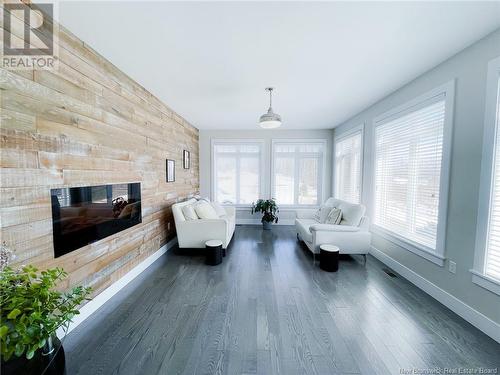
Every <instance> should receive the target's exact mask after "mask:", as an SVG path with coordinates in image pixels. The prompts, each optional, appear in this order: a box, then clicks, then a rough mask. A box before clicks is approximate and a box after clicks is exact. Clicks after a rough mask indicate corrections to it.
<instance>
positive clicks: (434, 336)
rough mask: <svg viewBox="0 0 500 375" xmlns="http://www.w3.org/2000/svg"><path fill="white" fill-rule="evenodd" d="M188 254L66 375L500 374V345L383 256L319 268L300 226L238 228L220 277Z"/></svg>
mask: <svg viewBox="0 0 500 375" xmlns="http://www.w3.org/2000/svg"><path fill="white" fill-rule="evenodd" d="M179 253H181V252H180V251H178V249H177V251H175V250H174V249H173V250H171V251H169V252H168V253H167V254H166V255H164V256H162V257H161V258H160V259H158V260H157V261H156V262H155V263H154V264H153V265H152V266H151V267H150V268H148V269H147V271H146V272H144V273H143V274H142V275H140V276H139V277H138V278H136V279H135V280H134V281H133V282H131V283H130V284H129V285H128V286H127V287H126V288H124V289H123V290H122V291H121V292H120V293H119V294H117V295H116V296H115V297H113V299H111V300H110V301H109V302H108V303H107V304H106V305H105V306H103V307H102V308H101V309H99V310H98V311H97V312H96V313H95V314H94V315H93V316H92V317H91V318H90V319H87V320H86V321H85V322H84V323H82V324H81V325H80V326H79V327H77V328H76V329H75V330H74V331H73V332H72V333H71V334H69V335H68V337H66V339H65V344H64V345H65V349H66V353H67V370H68V375H73V374H83V375H88V374H105V375H108V374H144V375H149V374H168V375H170V374H186V375H191V374H230V375H233V374H266V375H267V374H286V375H292V374H321V375H322V374H344V373H349V374H352V373H354V374H358V373H360V374H370V375H371V374H383V375H386V374H400V373H401V372H400V369H405V370H410V369H422V370H423V369H432V368H436V367H437V368H441V369H444V368H451V369H455V368H466V369H468V368H479V367H483V368H499V367H500V344H498V343H496V342H495V341H493V340H492V339H490V338H489V337H488V336H486V335H484V334H483V333H481V332H480V331H479V330H477V329H476V328H474V327H473V326H471V325H470V324H469V323H467V322H466V321H464V320H463V319H461V318H460V317H458V316H457V315H455V314H454V313H453V312H452V311H450V310H449V309H447V308H446V307H444V306H443V305H441V304H440V303H438V302H437V301H435V300H434V299H432V298H431V297H429V296H428V295H427V294H425V293H424V292H422V291H420V290H419V289H418V288H416V287H414V286H413V285H412V284H410V283H409V282H408V281H406V280H405V279H403V278H402V277H400V276H399V277H391V276H389V275H388V274H387V273H385V272H384V269H385V268H386V267H385V266H384V265H383V264H382V263H380V262H379V261H377V260H376V259H375V258H373V257H371V256H369V257H368V262H367V264H366V266H365V265H363V262H362V258H361V257H359V259H353V258H350V257H347V258H346V259H343V260H341V263H340V269H339V272H337V273H327V272H324V271H322V270H320V269H319V267H318V264H316V265H315V264H313V258H312V256H311V254H310V253H309V252H308V251H307V250H306V249H305V248H304V246H303V245H301V244H299V243H298V242H297V240H296V237H295V232H294V228H293V227H288V226H275V227H274V229H273V230H272V231H262V230H261V228H260V226H238V227H237V229H236V233H235V237H234V238H233V241H232V243H231V246H230V250H229V251H228V255H227V257H226V258H224V262H223V264H221V265H219V266H215V267H212V266H207V265H205V264H204V258H203V257H202V256H193V255H191V256H186V255H179ZM415 373H416V372H415Z"/></svg>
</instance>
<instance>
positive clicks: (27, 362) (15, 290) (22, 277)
mask: <svg viewBox="0 0 500 375" xmlns="http://www.w3.org/2000/svg"><path fill="white" fill-rule="evenodd" d="M66 276H67V273H66V272H65V271H64V270H63V269H61V268H55V269H49V270H45V271H41V272H39V271H38V270H37V269H36V268H35V267H33V266H24V267H22V268H20V269H17V270H15V269H13V268H10V267H8V266H7V267H5V268H3V269H2V271H1V273H0V309H1V321H0V342H1V351H0V353H1V356H2V373H6V374H9V373H13V371H14V372H17V371H18V369H23V372H22V373H32V372H31V371H33V372H36V371H39V370H40V368H42V369H44V368H45V366H46V365H47V364H48V363H51V362H52V359H47V358H44V357H47V356H49V355H50V354H51V353H53V352H54V349H55V348H56V347H57V348H59V347H60V346H61V344H60V342H59V340H58V339H57V336H56V331H57V329H59V328H61V327H62V328H66V329H67V327H68V326H69V323H70V322H71V319H72V318H73V317H74V316H75V315H76V314H78V313H79V311H78V309H77V307H78V306H79V305H80V304H81V303H82V302H83V301H84V300H86V299H88V298H87V297H88V296H89V294H90V293H91V288H85V287H81V286H78V287H75V288H72V289H71V290H70V291H68V292H66V293H63V292H60V291H57V290H55V287H56V285H57V283H58V282H59V281H61V280H62V279H64V278H65V277H66ZM60 349H62V347H60ZM58 352H62V356H63V357H64V351H63V350H57V351H55V353H58ZM62 361H63V366H64V358H63V359H62ZM28 368H29V369H30V371H27V369H28ZM63 368H64V367H63ZM9 369H10V370H9ZM17 373H19V372H17Z"/></svg>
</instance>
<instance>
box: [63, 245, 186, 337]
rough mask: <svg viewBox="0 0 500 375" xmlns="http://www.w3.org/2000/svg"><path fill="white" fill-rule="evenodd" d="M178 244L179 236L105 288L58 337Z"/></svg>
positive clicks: (70, 329) (69, 330)
mask: <svg viewBox="0 0 500 375" xmlns="http://www.w3.org/2000/svg"><path fill="white" fill-rule="evenodd" d="M176 244H177V237H175V238H173V239H171V240H170V241H169V242H167V243H166V244H165V245H163V246H162V247H160V248H159V249H158V250H157V251H155V252H154V253H153V254H151V255H150V256H149V257H147V258H146V259H144V260H143V261H142V262H141V263H139V264H138V265H137V266H135V267H134V268H133V269H131V270H130V271H129V272H127V273H126V274H125V275H124V276H123V277H122V278H120V279H119V280H118V281H116V282H114V283H113V284H111V285H110V286H109V287H107V288H106V289H104V290H103V291H102V292H101V293H99V294H98V295H97V296H95V297H94V298H93V299H92V300H91V301H89V302H88V303H87V304H85V305H84V306H83V307H82V308H81V309H80V314H79V315H76V316H75V317H74V319H73V321H72V322H71V324H70V325H69V327H68V330H67V331H66V332H64V330H63V329H62V328H59V329H58V330H57V337H59V338H60V339H62V338H63V337H64V336H65V335H67V334H68V333H70V332H71V331H72V330H73V329H75V328H76V327H78V326H79V325H80V324H81V323H82V322H83V321H85V319H87V318H88V317H90V316H91V315H92V314H93V313H94V312H96V311H97V310H98V309H99V308H100V307H101V306H102V305H104V304H105V303H106V302H107V301H109V300H110V299H111V298H112V297H113V296H114V295H115V294H117V293H118V292H119V291H120V290H121V289H123V288H124V287H125V286H126V285H127V284H128V283H130V282H131V281H132V280H134V279H135V278H136V277H137V276H139V275H140V274H141V273H142V272H143V271H144V270H145V269H146V268H148V267H149V266H150V265H151V264H153V263H154V262H155V260H157V259H158V258H159V257H161V256H162V255H163V254H165V253H166V252H167V251H168V250H170V249H171V248H172V247H174V246H175V245H176Z"/></svg>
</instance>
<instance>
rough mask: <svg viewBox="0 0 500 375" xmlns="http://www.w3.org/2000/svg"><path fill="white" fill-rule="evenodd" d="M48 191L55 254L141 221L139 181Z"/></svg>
mask: <svg viewBox="0 0 500 375" xmlns="http://www.w3.org/2000/svg"><path fill="white" fill-rule="evenodd" d="M50 195H51V201H52V228H53V236H54V255H55V257H56V258H57V257H60V256H62V255H64V254H67V253H69V252H71V251H73V250H76V249H79V248H81V247H83V246H85V245H88V244H91V243H93V242H96V241H98V240H100V239H103V238H105V237H108V236H110V235H112V234H114V233H117V232H120V231H122V230H124V229H127V228H130V227H132V226H134V225H137V224H139V223H140V222H141V221H142V213H141V184H140V183H130V184H115V185H100V186H85V187H70V188H60V189H51V190H50Z"/></svg>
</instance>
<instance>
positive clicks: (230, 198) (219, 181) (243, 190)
mask: <svg viewBox="0 0 500 375" xmlns="http://www.w3.org/2000/svg"><path fill="white" fill-rule="evenodd" d="M212 152H213V172H212V173H213V174H212V181H213V188H214V200H215V201H217V202H219V203H226V204H251V203H252V202H255V201H256V200H257V199H259V198H260V181H261V177H260V175H261V154H262V145H261V143H258V142H255V143H254V142H248V143H247V142H235V143H229V142H221V143H220V144H217V143H215V144H214V145H213V150H212Z"/></svg>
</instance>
